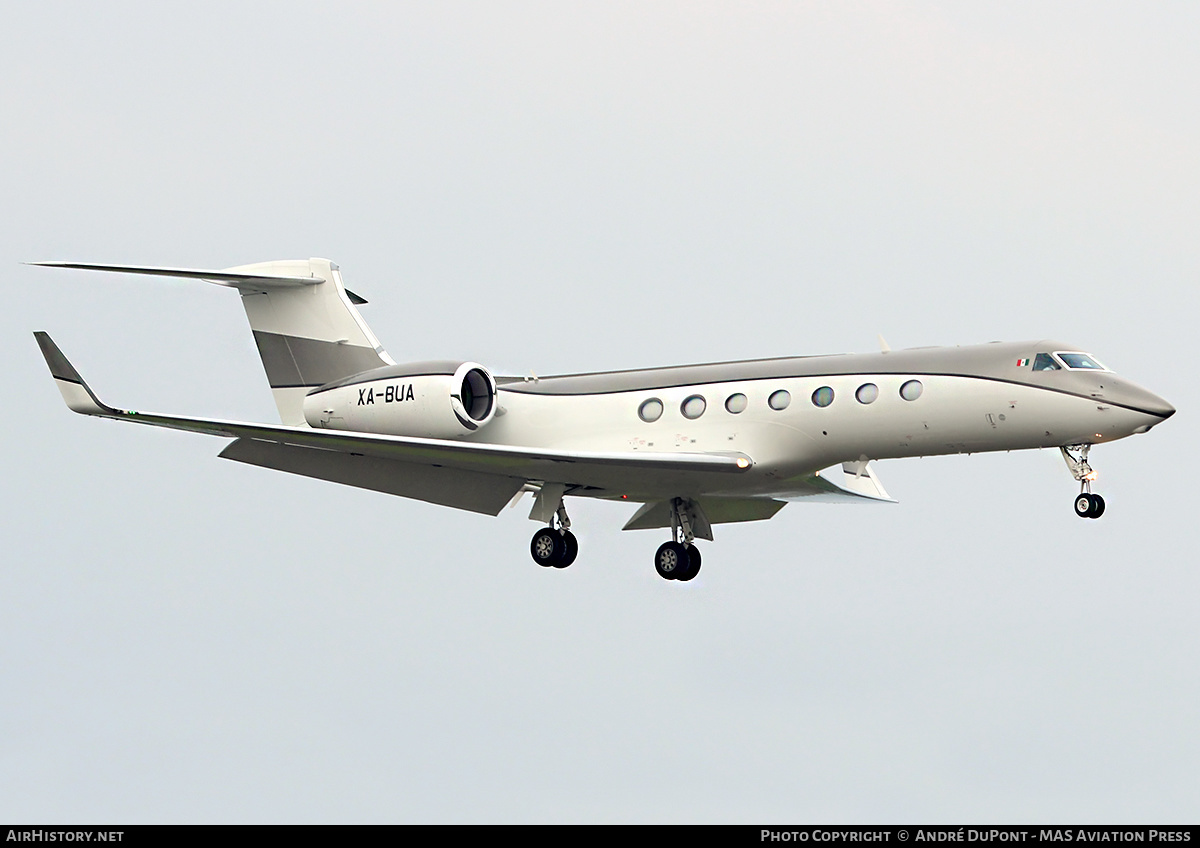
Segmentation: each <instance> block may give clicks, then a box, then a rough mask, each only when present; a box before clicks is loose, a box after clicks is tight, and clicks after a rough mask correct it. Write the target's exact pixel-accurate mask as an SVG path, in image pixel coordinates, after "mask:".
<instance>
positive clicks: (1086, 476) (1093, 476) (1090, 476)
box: [1083, 471, 1100, 483]
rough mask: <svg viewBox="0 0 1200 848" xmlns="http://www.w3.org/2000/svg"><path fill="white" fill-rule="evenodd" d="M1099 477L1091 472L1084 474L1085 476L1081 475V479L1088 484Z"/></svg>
mask: <svg viewBox="0 0 1200 848" xmlns="http://www.w3.org/2000/svg"><path fill="white" fill-rule="evenodd" d="M1099 476H1100V475H1099V473H1097V472H1095V471H1093V472H1091V473H1090V474H1085V475H1083V479H1084V480H1087V481H1088V482H1089V483H1091V482H1092V481H1093V480H1095V479H1096V478H1098V477H1099Z"/></svg>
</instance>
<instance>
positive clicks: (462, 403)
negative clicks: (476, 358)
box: [304, 362, 496, 439]
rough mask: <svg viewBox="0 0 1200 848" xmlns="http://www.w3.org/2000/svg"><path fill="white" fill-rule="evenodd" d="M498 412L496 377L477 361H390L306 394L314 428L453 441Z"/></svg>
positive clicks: (306, 413)
mask: <svg viewBox="0 0 1200 848" xmlns="http://www.w3.org/2000/svg"><path fill="white" fill-rule="evenodd" d="M495 415H496V380H495V378H493V377H492V375H491V374H490V373H488V371H487V369H486V368H484V367H483V366H482V365H478V364H476V363H474V362H409V363H404V364H401V365H387V366H384V367H383V368H375V369H373V370H371V371H364V372H362V373H361V374H355V375H354V376H352V377H345V378H343V379H341V380H335V381H333V382H332V383H326V384H325V385H323V386H319V387H317V388H315V389H313V390H312V391H311V392H309V393H308V395H307V396H306V397H305V398H304V418H305V420H306V421H307V422H308V424H309V426H310V427H321V428H326V429H330V430H354V431H357V432H360V433H384V434H387V435H391V436H420V437H424V438H431V439H454V438H459V437H462V436H469V435H471V434H472V433H474V432H476V431H478V430H479V429H480V428H482V427H486V426H487V424H488V422H489V421H491V420H492V418H494V417H495Z"/></svg>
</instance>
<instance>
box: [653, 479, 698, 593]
mask: <svg viewBox="0 0 1200 848" xmlns="http://www.w3.org/2000/svg"><path fill="white" fill-rule="evenodd" d="M680 535H682V536H683V541H682V542H680V541H679V538H680ZM695 540H696V537H695V535H694V534H693V532H692V523H691V520H690V519H689V518H688V513H687V509H686V504H685V502H684V500H683V498H675V499H673V500H672V501H671V541H669V542H664V543H663V544H662V546H661V547H660V548H659V549H658V552H657V553H655V554H654V569H655V571H657V572H658V576H659V577H662V578H664V579H666V580H681V581H684V582H686V581H688V580H691V579H692V578H694V577H695V576H696V575H697V574H699V573H700V559H701V558H700V549H699V548H697V547H696V545H695Z"/></svg>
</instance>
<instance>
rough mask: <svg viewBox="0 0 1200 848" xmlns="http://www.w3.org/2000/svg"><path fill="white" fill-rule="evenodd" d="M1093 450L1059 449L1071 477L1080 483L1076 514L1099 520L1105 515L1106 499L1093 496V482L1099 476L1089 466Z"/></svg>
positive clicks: (1080, 448)
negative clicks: (1089, 454) (1074, 452)
mask: <svg viewBox="0 0 1200 848" xmlns="http://www.w3.org/2000/svg"><path fill="white" fill-rule="evenodd" d="M1091 449H1092V446H1091V445H1078V446H1072V447H1070V448H1065V447H1064V448H1059V450H1060V451H1062V455H1063V460H1064V461H1065V462H1066V463H1067V468H1069V469H1070V471H1071V476H1072V477H1074V478H1075V479H1076V480H1078V481H1079V496H1078V497H1076V498H1075V514H1076V515H1078V516H1079V517H1080V518H1099V517H1100V516H1102V515H1104V498H1102V497H1100V496H1099V495H1094V494H1092V481H1093V480H1095V479H1096V476H1097V475H1096V472H1095V471H1093V470H1092V466H1090V465H1088V452H1089V451H1091ZM1072 450H1076V451H1078V452H1079V456H1078V457H1076V456H1074V455H1072V453H1071V451H1072Z"/></svg>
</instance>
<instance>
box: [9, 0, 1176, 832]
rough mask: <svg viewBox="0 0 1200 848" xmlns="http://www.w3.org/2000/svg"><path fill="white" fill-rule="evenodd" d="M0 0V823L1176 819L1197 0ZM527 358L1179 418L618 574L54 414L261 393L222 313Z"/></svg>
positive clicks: (1007, 459)
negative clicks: (49, 364) (1168, 404)
mask: <svg viewBox="0 0 1200 848" xmlns="http://www.w3.org/2000/svg"><path fill="white" fill-rule="evenodd" d="M341 6H342V8H341V9H335V8H334V6H333V5H329V6H325V5H315V4H308V3H296V2H289V3H276V4H246V3H231V4H222V3H208V4H201V5H196V4H193V5H192V6H190V7H188V8H183V7H182V6H179V5H177V4H168V5H163V4H151V3H105V4H77V3H50V2H48V3H38V4H17V3H7V4H4V6H3V7H2V9H0V28H2V29H3V31H4V32H5V36H6V37H5V49H4V50H3V51H0V112H2V114H3V115H4V120H3V121H2V122H0V155H2V157H3V162H4V167H3V168H2V169H0V198H2V199H0V267H3V268H4V269H6V270H5V281H4V286H5V292H6V297H5V302H6V304H7V307H6V308H5V309H3V310H0V330H2V332H0V349H2V351H3V355H4V361H5V362H6V364H7V366H8V373H9V404H10V407H9V410H8V413H7V414H6V415H5V416H4V424H3V433H4V435H5V438H4V466H3V467H4V474H3V490H2V492H3V510H2V512H0V516H2V517H0V528H2V530H0V532H2V533H3V537H2V538H3V541H4V550H5V556H4V558H3V559H4V565H3V567H2V568H0V737H2V739H0V819H5V820H24V821H50V822H64V823H66V822H96V821H101V822H105V821H114V822H153V821H188V822H203V821H216V822H243V821H266V822H279V821H397V822H427V821H433V822H450V821H466V822H474V821H484V822H488V821H536V822H541V821H549V822H554V821H568V822H570V821H601V822H693V821H696V822H710V821H718V822H764V821H773V822H797V823H799V822H806V821H811V822H816V823H822V822H859V821H861V822H871V821H882V822H913V821H944V822H980V821H987V822H1048V821H1054V822H1081V823H1082V822H1195V821H1196V820H1197V818H1198V817H1200V815H1198V814H1200V788H1198V787H1200V774H1198V766H1197V763H1200V734H1198V731H1197V723H1196V704H1197V703H1198V702H1200V678H1198V676H1197V673H1196V669H1197V668H1198V667H1200V638H1198V637H1200V618H1198V617H1197V615H1196V602H1197V597H1198V595H1200V576H1198V574H1197V555H1196V540H1197V533H1196V529H1195V528H1196V518H1195V514H1194V513H1195V510H1194V509H1193V507H1194V505H1195V500H1196V499H1195V495H1194V485H1193V482H1192V479H1191V477H1192V469H1191V468H1190V465H1189V461H1190V458H1191V454H1192V452H1193V447H1194V445H1193V443H1192V442H1191V440H1192V439H1193V438H1195V437H1196V435H1197V425H1196V419H1195V417H1194V415H1195V414H1194V410H1195V409H1197V404H1198V401H1200V398H1198V397H1197V379H1196V374H1195V371H1194V367H1193V363H1194V360H1195V356H1196V354H1195V351H1194V344H1195V343H1194V337H1195V326H1196V317H1197V309H1196V307H1197V294H1196V292H1197V283H1198V281H1200V257H1198V252H1197V233H1198V232H1200V165H1198V160H1197V151H1198V150H1200V51H1197V49H1196V44H1197V41H1198V37H1200V6H1197V5H1196V4H1194V3H1155V4H1134V3H1104V2H1087V3H1082V2H1081V3H1052V4H1047V3H1043V2H1038V3H1006V4H977V3H944V4H942V3H907V4H890V3H836V4H833V3H805V2H801V3H703V2H691V3H681V2H680V3H675V2H658V3H647V2H637V3H615V2H614V3H602V4H601V3H588V4H581V3H561V2H553V3H505V4H496V3H466V4H464V3H449V2H443V3H429V4H412V3H379V4H365V3H364V4H351V5H349V6H348V7H347V6H346V4H341ZM308 256H327V257H329V258H331V259H333V260H334V261H336V262H338V263H339V264H341V266H342V268H343V271H344V273H345V277H346V281H347V284H348V285H349V286H350V287H351V288H352V289H354V290H355V291H357V292H359V293H360V294H362V295H364V296H365V297H367V298H368V299H369V300H370V301H371V303H370V304H369V305H368V306H366V307H364V308H363V313H364V315H365V316H366V318H367V320H368V321H369V322H370V323H371V326H372V328H373V329H374V330H375V331H376V333H377V334H378V335H379V337H380V339H381V340H382V341H383V343H384V345H385V346H386V347H387V348H388V350H389V352H390V353H391V354H392V355H393V356H395V357H396V358H397V359H398V360H401V361H403V360H406V359H426V358H462V359H475V360H477V361H480V362H483V363H485V364H486V365H488V366H489V367H490V368H492V369H493V370H494V371H495V372H498V373H518V374H520V373H528V372H530V371H534V372H537V373H539V374H550V373H556V372H565V371H584V370H604V369H611V368H620V367H639V366H646V365H655V364H676V363H685V362H697V361H700V362H702V361H710V360H720V359H730V358H748V357H759V356H782V355H790V354H808V353H828V352H841V351H868V350H872V349H874V348H875V345H876V342H875V335H876V333H882V334H883V335H884V336H885V337H886V338H887V340H888V341H889V342H890V344H891V345H892V346H893V347H906V346H915V345H928V344H960V343H961V344H969V343H977V342H984V341H990V340H993V339H1007V340H1017V339H1034V338H1043V337H1047V336H1050V337H1055V338H1062V339H1065V340H1067V341H1070V342H1072V343H1074V344H1077V345H1079V346H1081V347H1083V348H1084V349H1087V350H1090V351H1092V352H1093V353H1094V354H1095V355H1096V356H1098V357H1100V358H1101V359H1102V360H1103V361H1104V362H1106V363H1107V364H1109V365H1110V366H1112V367H1113V368H1115V369H1116V370H1117V371H1119V372H1120V373H1121V374H1123V375H1124V376H1127V377H1129V378H1131V379H1133V380H1134V381H1136V382H1139V383H1141V384H1142V385H1144V386H1146V387H1147V388H1149V389H1151V390H1153V391H1156V392H1158V393H1159V394H1161V395H1163V396H1164V397H1166V398H1168V399H1169V400H1171V401H1172V402H1173V403H1174V404H1175V405H1176V406H1177V407H1178V408H1179V410H1180V412H1179V414H1178V415H1177V416H1176V417H1175V418H1173V419H1172V420H1171V421H1169V422H1168V423H1166V424H1165V425H1163V426H1162V427H1161V428H1159V429H1156V430H1155V431H1154V432H1152V433H1150V434H1148V435H1146V436H1141V437H1134V438H1131V439H1128V440H1126V441H1124V442H1119V443H1117V444H1114V445H1111V446H1105V447H1103V448H1101V449H1098V450H1097V451H1096V452H1095V453H1094V454H1093V459H1094V464H1095V465H1096V467H1097V468H1098V470H1099V472H1100V481H1099V488H1098V490H1099V491H1101V492H1102V493H1103V494H1104V495H1105V497H1106V498H1107V500H1108V511H1107V513H1106V515H1105V516H1104V518H1103V520H1101V521H1087V522H1085V521H1080V520H1079V519H1077V518H1075V516H1074V515H1073V514H1072V511H1071V499H1072V495H1073V494H1074V493H1075V491H1076V487H1075V484H1074V482H1073V481H1072V480H1071V478H1070V475H1069V474H1068V472H1067V470H1066V468H1065V466H1063V464H1062V462H1061V460H1060V458H1059V457H1058V455H1057V453H1052V452H1048V451H1043V452H1024V453H1015V454H999V455H978V456H972V457H949V458H941V459H924V460H905V461H895V462H885V463H882V464H881V465H880V468H879V472H880V476H881V478H882V480H883V481H884V483H885V485H886V486H887V487H888V489H889V490H890V492H891V494H892V495H893V496H894V497H897V498H898V499H899V500H900V501H901V503H900V504H899V505H898V506H890V507H878V506H867V507H857V508H856V507H837V506H818V505H810V506H802V505H791V506H789V507H787V508H786V509H785V510H783V512H781V513H780V514H779V515H778V516H777V517H776V518H775V519H774V520H772V521H770V522H766V523H762V522H760V523H755V524H747V525H740V526H721V527H718V528H717V534H716V537H717V538H716V541H715V543H713V544H709V545H707V546H706V547H705V549H704V553H705V565H704V571H703V573H702V574H701V575H700V577H699V578H698V579H697V580H695V581H694V582H693V583H691V584H687V585H677V584H672V583H668V582H666V581H663V580H661V579H660V578H658V576H657V575H656V574H655V573H654V570H653V566H652V564H651V557H652V554H653V551H654V549H655V548H656V547H657V546H658V544H659V543H660V542H661V541H662V538H661V534H660V533H658V532H657V531H655V532H650V531H645V532H637V533H622V532H620V526H621V524H623V523H624V521H625V519H626V517H627V516H628V513H629V512H630V511H631V509H632V508H631V507H627V506H621V505H614V504H602V503H587V502H581V503H576V504H573V505H572V507H573V508H572V518H573V520H574V522H575V525H576V528H577V530H578V535H579V536H580V540H581V545H582V552H581V554H580V557H579V561H578V562H577V563H576V564H575V565H574V566H573V567H571V568H570V569H568V570H566V571H562V572H558V571H554V572H550V571H547V570H543V569H539V568H538V567H537V566H535V565H534V564H533V563H532V561H531V560H530V559H529V554H528V541H529V537H530V535H531V534H532V533H533V531H534V530H535V529H536V526H535V525H534V524H533V523H532V522H530V521H528V520H526V518H525V516H526V513H527V512H528V503H527V502H525V503H522V505H521V506H520V507H519V508H518V509H515V510H510V511H506V512H505V513H504V514H502V515H501V516H500V517H499V518H496V519H493V518H489V517H481V516H476V515H472V514H468V513H460V512H456V511H452V510H445V509H440V508H436V507H432V506H427V505H425V504H421V503H417V502H410V501H404V500H400V499H395V498H389V497H387V496H385V495H379V494H373V493H368V492H361V491H357V490H353V489H347V488H342V487H338V486H334V485H332V484H322V483H317V482H314V481H309V480H304V479H301V478H293V477H288V476H286V475H282V474H277V473H274V472H270V471H264V470H261V469H254V468H250V467H243V466H240V465H237V464H235V463H230V462H224V461H220V460H218V459H217V458H216V454H217V452H218V451H219V450H220V448H221V446H222V444H223V442H221V441H219V440H215V439H209V438H204V437H200V436H189V435H186V434H181V433H171V432H165V431H155V430H152V429H150V428H137V427H126V426H123V425H119V424H114V423H110V422H103V421H96V420H89V419H85V418H82V417H79V416H75V415H72V414H70V413H69V412H68V411H67V410H66V409H65V407H64V406H63V404H62V402H61V400H60V398H59V396H58V392H57V391H56V390H55V388H54V385H53V383H52V381H51V379H50V377H49V375H48V373H47V370H46V367H45V365H44V363H43V362H42V360H41V358H40V356H39V353H38V350H37V346H36V345H35V343H34V341H33V339H32V337H31V335H30V333H31V331H33V330H38V329H45V330H48V331H50V332H51V333H52V334H53V335H54V337H55V339H56V340H57V341H58V342H59V344H60V345H61V346H62V348H63V349H64V351H65V352H66V353H67V355H68V356H70V357H71V358H72V360H73V361H74V362H75V363H76V364H77V366H78V367H79V368H80V370H81V371H82V373H83V374H84V376H85V377H87V378H88V379H89V381H90V382H91V383H92V384H93V386H95V387H96V389H97V391H98V392H99V393H100V395H101V397H103V398H104V399H106V400H108V401H110V402H113V403H115V404H117V405H120V406H123V407H129V408H138V409H145V410H154V411H163V412H178V413H193V414H200V415H213V416H220V417H229V418H247V419H259V420H268V421H270V420H276V419H275V410H274V407H273V405H272V403H271V399H270V395H269V392H268V390H267V386H266V381H265V378H264V376H263V374H262V370H261V366H260V364H259V362H258V359H257V356H256V354H255V351H254V347H253V342H252V340H251V337H250V334H249V332H248V331H247V327H246V321H245V318H244V316H243V314H242V310H241V307H240V304H239V303H238V302H237V298H236V295H234V294H233V293H231V292H229V291H227V290H223V289H220V288H217V287H213V286H205V285H202V284H188V283H183V282H179V281H160V280H151V279H136V278H120V277H112V278H109V277H106V276H100V275H95V274H86V273H83V272H57V271H50V270H45V269H35V268H28V267H24V266H21V265H20V264H18V263H20V262H22V261H29V260H39V259H71V260H90V261H99V262H127V263H136V264H166V265H184V266H194V267H224V266H229V265H235V264H241V263H246V262H255V261H262V260H268V259H280V258H304V257H308Z"/></svg>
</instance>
